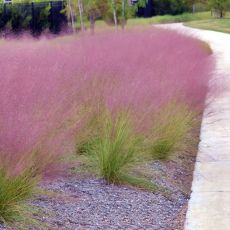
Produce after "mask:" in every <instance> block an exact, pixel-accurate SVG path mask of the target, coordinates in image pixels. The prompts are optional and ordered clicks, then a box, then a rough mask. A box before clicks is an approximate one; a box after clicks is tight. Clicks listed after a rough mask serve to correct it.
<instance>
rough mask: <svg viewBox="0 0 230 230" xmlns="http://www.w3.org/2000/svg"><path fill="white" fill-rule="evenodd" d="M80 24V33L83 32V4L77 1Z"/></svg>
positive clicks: (80, 0)
mask: <svg viewBox="0 0 230 230" xmlns="http://www.w3.org/2000/svg"><path fill="white" fill-rule="evenodd" d="M77 5H78V11H79V17H80V23H81V31H84V30H85V25H84V19H83V2H82V0H77Z"/></svg>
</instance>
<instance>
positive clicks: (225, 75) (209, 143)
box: [157, 23, 230, 230]
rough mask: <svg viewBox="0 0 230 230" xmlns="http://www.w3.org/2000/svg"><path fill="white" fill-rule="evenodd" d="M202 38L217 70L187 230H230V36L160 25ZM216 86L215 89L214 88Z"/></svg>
mask: <svg viewBox="0 0 230 230" xmlns="http://www.w3.org/2000/svg"><path fill="white" fill-rule="evenodd" d="M157 26H158V27H161V28H166V29H173V30H177V31H179V32H180V33H185V34H189V35H191V36H194V37H197V38H200V39H201V40H203V41H206V42H208V43H209V44H210V47H211V48H212V50H213V53H214V55H215V56H216V68H215V72H214V74H213V77H212V79H211V80H210V86H215V87H218V89H219V90H220V91H219V92H218V94H215V96H212V95H213V92H212V89H213V88H212V87H210V93H209V95H208V96H207V99H206V102H207V106H206V108H205V111H204V115H203V120H202V125H201V134H200V144H199V150H198V155H197V160H196V164H195V171H194V177H193V183H192V194H191V198H190V200H189V206H188V211H187V215H186V222H185V230H229V229H230V34H225V33H220V32H214V31H208V30H200V29H192V28H189V27H185V26H184V25H183V24H182V23H176V24H164V25H157ZM215 87H214V88H215Z"/></svg>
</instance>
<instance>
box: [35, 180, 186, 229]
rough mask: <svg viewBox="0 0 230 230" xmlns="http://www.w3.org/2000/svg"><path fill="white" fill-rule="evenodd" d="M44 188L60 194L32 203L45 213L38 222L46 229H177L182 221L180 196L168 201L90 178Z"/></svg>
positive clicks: (47, 184) (41, 198)
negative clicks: (43, 224)
mask: <svg viewBox="0 0 230 230" xmlns="http://www.w3.org/2000/svg"><path fill="white" fill-rule="evenodd" d="M43 187H45V188H47V189H49V190H52V191H57V192H61V193H62V194H63V195H59V196H58V197H53V198H51V197H46V196H40V197H38V198H37V199H36V200H35V201H34V202H33V204H34V205H35V206H37V207H41V208H42V209H43V210H45V211H46V213H47V214H46V215H43V216H42V217H38V219H40V220H42V221H43V222H45V223H46V224H48V226H49V227H47V229H76V230H78V229H79V230H80V229H87V230H96V229H100V230H102V229H103V230H107V229H108V230H110V229H111V230H113V229H114V230H115V229H130V230H131V229H133V230H134V229H146V230H148V229H149V230H150V229H152V230H155V229H156V230H157V229H159V230H160V229H162V230H164V229H165V230H170V229H172V230H176V229H180V228H179V227H178V228H177V227H176V225H177V224H178V223H176V222H178V221H179V222H180V221H182V220H177V216H178V214H179V213H180V211H181V210H182V209H183V207H184V206H185V205H186V203H187V199H186V198H185V197H184V198H183V195H181V194H180V197H178V199H177V200H175V199H173V201H171V200H169V199H167V198H165V197H164V196H162V195H160V194H153V193H151V192H144V191H140V190H136V189H132V188H128V187H125V186H113V185H106V184H105V183H104V181H103V180H100V179H92V178H88V179H83V180H79V179H76V178H74V177H72V178H68V179H66V178H65V179H59V180H56V181H53V182H52V183H48V182H47V183H46V184H44V185H43ZM182 222H183V221H182ZM179 225H181V223H179Z"/></svg>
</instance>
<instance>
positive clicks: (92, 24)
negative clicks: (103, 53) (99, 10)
mask: <svg viewBox="0 0 230 230" xmlns="http://www.w3.org/2000/svg"><path fill="white" fill-rule="evenodd" d="M89 19H90V31H91V34H92V35H94V27H95V19H94V16H93V15H90V17H89Z"/></svg>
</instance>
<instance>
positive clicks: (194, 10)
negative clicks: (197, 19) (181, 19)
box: [192, 3, 196, 14]
mask: <svg viewBox="0 0 230 230" xmlns="http://www.w3.org/2000/svg"><path fill="white" fill-rule="evenodd" d="M192 13H193V14H195V13H196V4H195V3H193V4H192Z"/></svg>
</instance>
